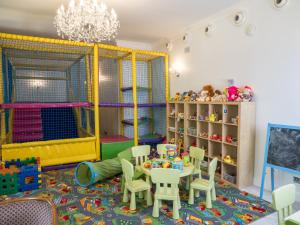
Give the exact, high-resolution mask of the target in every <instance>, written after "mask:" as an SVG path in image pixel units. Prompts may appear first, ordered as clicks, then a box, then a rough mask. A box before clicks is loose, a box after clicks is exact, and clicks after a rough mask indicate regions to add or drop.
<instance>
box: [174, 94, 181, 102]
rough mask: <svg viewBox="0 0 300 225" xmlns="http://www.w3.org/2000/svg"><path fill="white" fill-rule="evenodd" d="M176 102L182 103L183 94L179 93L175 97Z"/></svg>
mask: <svg viewBox="0 0 300 225" xmlns="http://www.w3.org/2000/svg"><path fill="white" fill-rule="evenodd" d="M174 101H181V94H180V93H179V92H176V95H175V97H174Z"/></svg>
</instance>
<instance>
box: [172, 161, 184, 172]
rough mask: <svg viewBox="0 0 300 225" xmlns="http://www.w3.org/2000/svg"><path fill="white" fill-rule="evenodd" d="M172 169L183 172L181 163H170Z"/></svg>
mask: <svg viewBox="0 0 300 225" xmlns="http://www.w3.org/2000/svg"><path fill="white" fill-rule="evenodd" d="M172 169H176V170H179V171H180V172H183V161H182V160H181V161H173V162H172Z"/></svg>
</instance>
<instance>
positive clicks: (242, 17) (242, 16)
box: [233, 11, 247, 26]
mask: <svg viewBox="0 0 300 225" xmlns="http://www.w3.org/2000/svg"><path fill="white" fill-rule="evenodd" d="M246 19H247V18H246V13H245V12H243V11H239V12H236V13H235V14H234V15H233V23H234V24H235V25H236V26H241V25H243V24H245V23H246Z"/></svg>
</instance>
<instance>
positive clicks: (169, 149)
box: [166, 145, 177, 160]
mask: <svg viewBox="0 0 300 225" xmlns="http://www.w3.org/2000/svg"><path fill="white" fill-rule="evenodd" d="M166 147H167V159H168V160H174V159H175V158H176V156H177V150H176V149H175V148H173V147H172V146H168V145H167V146H166Z"/></svg>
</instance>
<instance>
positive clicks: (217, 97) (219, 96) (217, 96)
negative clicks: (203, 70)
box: [211, 90, 227, 102]
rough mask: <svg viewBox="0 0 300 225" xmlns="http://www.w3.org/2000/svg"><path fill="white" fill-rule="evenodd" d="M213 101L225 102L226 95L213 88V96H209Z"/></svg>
mask: <svg viewBox="0 0 300 225" xmlns="http://www.w3.org/2000/svg"><path fill="white" fill-rule="evenodd" d="M211 101H213V102H226V101H227V97H226V95H225V94H223V93H222V92H221V91H220V90H215V93H214V96H213V97H212V98H211Z"/></svg>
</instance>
